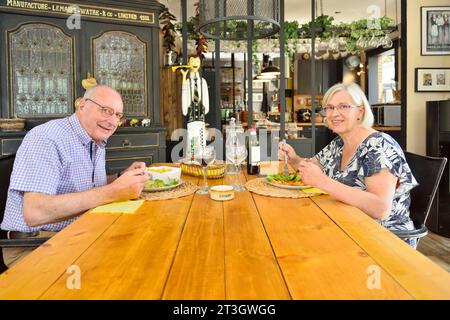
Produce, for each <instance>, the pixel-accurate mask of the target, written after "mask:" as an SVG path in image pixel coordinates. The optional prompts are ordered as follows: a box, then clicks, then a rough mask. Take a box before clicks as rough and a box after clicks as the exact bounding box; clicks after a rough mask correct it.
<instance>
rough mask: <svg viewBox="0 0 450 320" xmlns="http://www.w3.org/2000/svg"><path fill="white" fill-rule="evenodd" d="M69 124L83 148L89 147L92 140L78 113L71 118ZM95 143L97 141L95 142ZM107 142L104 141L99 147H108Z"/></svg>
mask: <svg viewBox="0 0 450 320" xmlns="http://www.w3.org/2000/svg"><path fill="white" fill-rule="evenodd" d="M69 123H70V125H71V127H72V129H73V131H74V132H75V135H76V136H77V137H78V139H80V141H81V143H82V144H83V146H86V145H88V144H89V143H90V142H91V141H93V140H92V138H91V136H90V135H89V134H88V133H87V132H86V130H84V128H83V126H82V125H81V122H80V119H78V116H77V114H76V113H74V114H73V115H71V116H70V117H69ZM94 142H95V141H94ZM106 143H107V141H106V140H103V141H102V142H100V143H99V144H98V146H99V147H102V148H104V147H105V146H106Z"/></svg>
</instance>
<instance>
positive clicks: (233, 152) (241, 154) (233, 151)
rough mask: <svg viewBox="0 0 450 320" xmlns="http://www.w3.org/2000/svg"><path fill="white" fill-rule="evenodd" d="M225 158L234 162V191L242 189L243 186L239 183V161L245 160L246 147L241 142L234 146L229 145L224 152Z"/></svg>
mask: <svg viewBox="0 0 450 320" xmlns="http://www.w3.org/2000/svg"><path fill="white" fill-rule="evenodd" d="M226 156H227V159H228V160H229V161H230V162H231V163H233V164H234V166H235V167H236V183H235V184H234V186H233V187H234V190H235V191H236V192H241V191H244V190H245V188H244V186H243V185H242V184H241V183H240V181H239V180H240V179H239V176H240V173H241V163H242V162H243V161H244V160H245V158H246V157H247V149H246V148H245V146H244V145H241V144H235V145H234V146H231V147H230V148H228V149H227V152H226Z"/></svg>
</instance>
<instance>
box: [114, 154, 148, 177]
mask: <svg viewBox="0 0 450 320" xmlns="http://www.w3.org/2000/svg"><path fill="white" fill-rule="evenodd" d="M153 160H154V158H153V155H151V154H149V155H147V156H138V157H126V158H112V159H106V174H113V173H116V172H120V171H122V170H125V169H126V168H128V167H129V166H130V165H131V164H132V163H133V162H135V161H139V162H145V164H146V165H147V166H148V165H150V164H152V163H153Z"/></svg>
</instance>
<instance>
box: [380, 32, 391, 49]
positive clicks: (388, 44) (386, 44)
mask: <svg viewBox="0 0 450 320" xmlns="http://www.w3.org/2000/svg"><path fill="white" fill-rule="evenodd" d="M381 45H382V47H383V48H384V49H389V48H391V47H392V45H393V43H392V39H391V38H390V37H389V35H388V34H386V35H385V36H384V38H383V39H382V40H381Z"/></svg>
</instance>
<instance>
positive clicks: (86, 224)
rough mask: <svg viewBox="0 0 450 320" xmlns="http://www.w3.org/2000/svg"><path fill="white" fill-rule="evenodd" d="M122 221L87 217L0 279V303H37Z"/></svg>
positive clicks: (88, 215) (76, 222)
mask: <svg viewBox="0 0 450 320" xmlns="http://www.w3.org/2000/svg"><path fill="white" fill-rule="evenodd" d="M119 217H120V214H116V215H98V214H92V213H86V214H84V215H83V216H82V217H80V218H79V219H78V220H76V221H75V222H73V223H72V224H71V225H69V226H68V227H66V228H65V229H64V232H59V233H58V234H56V235H55V236H53V237H52V238H51V239H50V240H49V241H47V242H46V243H44V244H43V245H41V246H40V247H39V248H37V249H36V250H34V251H33V252H32V253H30V254H29V255H27V256H26V257H24V258H23V259H22V260H21V261H19V262H18V263H17V264H16V265H15V266H14V267H13V268H11V269H9V270H7V271H5V272H4V273H3V274H1V275H0V299H37V298H38V297H39V296H40V295H41V294H42V293H43V292H44V291H45V290H46V289H47V288H48V287H50V285H52V284H53V283H54V282H55V281H56V280H57V279H58V278H59V277H60V276H61V275H64V274H66V271H67V267H68V266H70V265H72V264H73V263H74V262H75V260H76V259H77V258H78V257H79V256H80V255H82V254H83V252H85V251H86V249H87V248H89V246H91V245H92V243H94V242H95V241H96V240H97V239H98V238H99V237H100V236H101V235H102V234H103V233H104V232H105V231H106V230H108V228H109V227H110V226H111V225H112V224H113V223H114V222H115V221H116V220H117V219H118V218H119Z"/></svg>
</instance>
